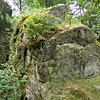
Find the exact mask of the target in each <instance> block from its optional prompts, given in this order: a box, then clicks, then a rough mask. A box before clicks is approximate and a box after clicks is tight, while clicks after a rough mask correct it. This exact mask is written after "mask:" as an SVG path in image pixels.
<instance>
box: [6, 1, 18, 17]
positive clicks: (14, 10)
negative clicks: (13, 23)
mask: <svg viewBox="0 0 100 100" xmlns="http://www.w3.org/2000/svg"><path fill="white" fill-rule="evenodd" d="M5 1H7V2H8V3H9V5H10V6H11V8H12V10H13V13H12V16H14V15H16V16H17V15H19V11H18V7H17V6H16V5H14V4H13V0H5Z"/></svg>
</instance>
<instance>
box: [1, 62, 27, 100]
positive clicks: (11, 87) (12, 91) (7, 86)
mask: <svg viewBox="0 0 100 100" xmlns="http://www.w3.org/2000/svg"><path fill="white" fill-rule="evenodd" d="M3 66H4V67H5V68H4V70H0V100H15V99H16V100H19V98H20V97H21V95H22V93H21V91H20V89H19V88H20V84H21V83H22V82H25V81H26V76H24V77H22V79H21V80H19V77H20V75H18V74H17V72H16V71H15V69H14V68H13V66H12V65H10V64H9V63H6V64H4V65H3Z"/></svg>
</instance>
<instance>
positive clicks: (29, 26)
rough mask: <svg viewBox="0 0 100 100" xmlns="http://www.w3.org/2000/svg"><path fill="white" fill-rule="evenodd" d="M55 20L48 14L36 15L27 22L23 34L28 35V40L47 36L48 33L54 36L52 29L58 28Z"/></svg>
mask: <svg viewBox="0 0 100 100" xmlns="http://www.w3.org/2000/svg"><path fill="white" fill-rule="evenodd" d="M54 20H55V17H54V16H52V15H48V14H47V13H36V14H35V15H33V16H29V17H28V18H27V19H26V20H25V24H24V27H23V33H26V35H27V36H28V38H30V37H32V36H33V35H34V36H38V35H39V34H41V35H45V34H46V33H50V34H52V33H53V32H54V31H52V30H51V29H54V28H56V22H55V21H54Z"/></svg>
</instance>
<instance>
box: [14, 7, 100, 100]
mask: <svg viewBox="0 0 100 100" xmlns="http://www.w3.org/2000/svg"><path fill="white" fill-rule="evenodd" d="M65 8H66V7H65V5H57V6H55V7H53V8H50V9H49V11H48V13H49V14H53V15H55V16H56V17H58V18H60V19H61V18H64V16H65ZM26 38H27V37H26V35H25V34H24V35H23V37H22V42H26ZM96 39H97V35H96V34H95V33H93V32H92V31H91V30H90V29H89V28H88V27H86V26H84V25H75V26H74V27H70V28H69V29H67V30H66V29H65V30H63V31H62V32H60V33H59V34H56V35H55V36H53V37H52V38H50V39H48V40H45V41H46V45H45V47H44V46H40V44H41V43H40V42H41V39H40V40H39V41H35V45H30V48H28V46H27V44H26V45H25V46H24V43H23V44H21V45H20V46H19V48H17V47H16V54H17V56H18V57H19V59H20V60H22V61H23V63H24V68H25V69H27V72H26V73H28V78H29V79H28V81H29V82H28V83H27V85H26V96H25V97H26V99H25V100H45V96H44V89H45V88H44V87H45V86H44V83H45V82H46V81H47V80H48V78H52V77H68V78H77V77H92V76H95V75H99V74H100V57H99V56H100V46H98V44H96V43H95V41H96ZM43 40H44V39H43ZM45 41H42V42H43V43H42V45H43V44H44V42H45ZM34 46H35V47H34ZM39 46H40V47H39ZM26 73H25V74H26Z"/></svg>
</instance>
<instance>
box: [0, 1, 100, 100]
mask: <svg viewBox="0 0 100 100" xmlns="http://www.w3.org/2000/svg"><path fill="white" fill-rule="evenodd" d="M9 1H10V0H9ZM9 1H8V0H0V97H2V98H3V99H1V98H0V100H18V99H17V98H19V97H21V95H22V94H21V91H19V90H18V88H19V87H20V84H21V83H22V82H26V79H27V76H24V77H22V78H21V79H20V80H19V79H18V77H19V76H20V75H18V74H17V72H16V70H15V69H14V68H13V66H12V65H11V63H10V61H11V60H17V59H15V58H16V57H15V56H16V55H13V56H12V55H10V53H11V52H12V54H13V51H11V49H10V46H9V44H10V38H11V35H12V33H13V30H14V27H15V26H16V23H17V21H18V20H19V19H20V17H21V16H23V15H25V14H27V13H30V12H32V13H35V12H36V11H38V10H41V9H43V8H48V7H50V6H54V5H57V4H65V5H66V7H67V9H66V12H67V13H66V17H65V19H64V21H66V23H69V24H70V26H71V24H72V23H82V24H85V25H87V26H88V27H89V28H91V29H92V31H94V32H95V33H96V34H97V35H98V36H99V35H100V0H12V4H13V5H14V6H16V8H17V9H15V8H14V9H13V8H12V5H10V4H9ZM18 12H19V13H18ZM13 13H14V14H13ZM17 13H18V14H17ZM16 14H17V15H16ZM98 41H100V38H98Z"/></svg>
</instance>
